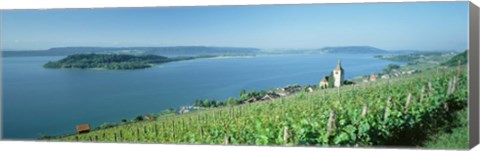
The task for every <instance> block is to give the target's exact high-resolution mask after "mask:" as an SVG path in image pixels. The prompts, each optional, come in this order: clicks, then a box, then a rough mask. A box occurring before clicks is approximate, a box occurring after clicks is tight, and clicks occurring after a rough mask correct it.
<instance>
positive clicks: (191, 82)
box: [2, 54, 392, 139]
mask: <svg viewBox="0 0 480 151" xmlns="http://www.w3.org/2000/svg"><path fill="white" fill-rule="evenodd" d="M61 58H63V57H8V58H2V63H3V65H2V67H3V73H2V78H3V79H2V95H3V98H2V103H3V104H2V107H3V109H2V115H3V121H2V122H3V123H2V124H3V126H2V127H3V138H4V139H36V138H37V137H39V136H41V135H62V134H68V133H74V132H75V125H77V124H83V123H88V124H90V125H91V126H93V127H95V126H98V125H100V124H102V123H105V122H119V121H120V120H121V119H131V118H133V117H135V116H136V115H140V114H148V113H155V112H160V111H162V110H164V109H167V108H177V107H179V106H183V105H191V104H193V103H194V100H195V99H217V100H222V99H226V98H228V97H238V95H239V92H240V90H242V89H246V90H253V89H256V90H263V89H270V88H276V87H284V86H286V85H291V84H300V85H305V84H318V82H319V80H320V79H321V78H322V77H323V76H326V75H328V74H329V73H330V72H331V71H332V70H333V68H334V67H335V66H336V64H337V59H341V60H342V66H343V68H344V69H345V78H347V79H351V78H353V77H356V76H360V75H365V74H371V73H373V72H380V71H381V70H382V69H383V68H384V67H385V66H386V65H387V64H389V63H392V62H388V61H383V60H378V59H374V58H373V55H330V54H329V55H271V56H257V57H251V58H224V59H197V60H188V61H180V62H171V63H166V64H162V65H158V66H155V67H153V68H149V69H141V70H128V71H111V70H65V69H45V68H43V67H42V65H43V64H44V63H46V62H47V61H50V60H58V59H61Z"/></svg>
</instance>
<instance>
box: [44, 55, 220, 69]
mask: <svg viewBox="0 0 480 151" xmlns="http://www.w3.org/2000/svg"><path fill="white" fill-rule="evenodd" d="M210 57H215V56H197V57H175V58H168V57H164V56H158V55H129V54H95V53H91V54H74V55H69V56H67V57H66V58H63V59H61V60H58V61H49V62H47V63H46V64H45V65H43V67H45V68H67V69H108V70H131V69H144V68H149V67H152V66H154V65H157V64H161V63H167V62H172V61H181V60H191V59H197V58H210Z"/></svg>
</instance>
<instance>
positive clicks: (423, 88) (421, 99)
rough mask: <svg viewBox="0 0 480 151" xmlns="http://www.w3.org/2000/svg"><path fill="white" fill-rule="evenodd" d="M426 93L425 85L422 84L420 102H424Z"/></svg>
mask: <svg viewBox="0 0 480 151" xmlns="http://www.w3.org/2000/svg"><path fill="white" fill-rule="evenodd" d="M424 95H425V85H422V90H421V92H420V102H423V97H424Z"/></svg>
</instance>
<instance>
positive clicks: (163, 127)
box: [162, 122, 165, 132]
mask: <svg viewBox="0 0 480 151" xmlns="http://www.w3.org/2000/svg"><path fill="white" fill-rule="evenodd" d="M162 131H163V132H165V122H162Z"/></svg>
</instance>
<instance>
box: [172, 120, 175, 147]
mask: <svg viewBox="0 0 480 151" xmlns="http://www.w3.org/2000/svg"><path fill="white" fill-rule="evenodd" d="M172 137H173V142H175V121H174V120H172Z"/></svg>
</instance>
